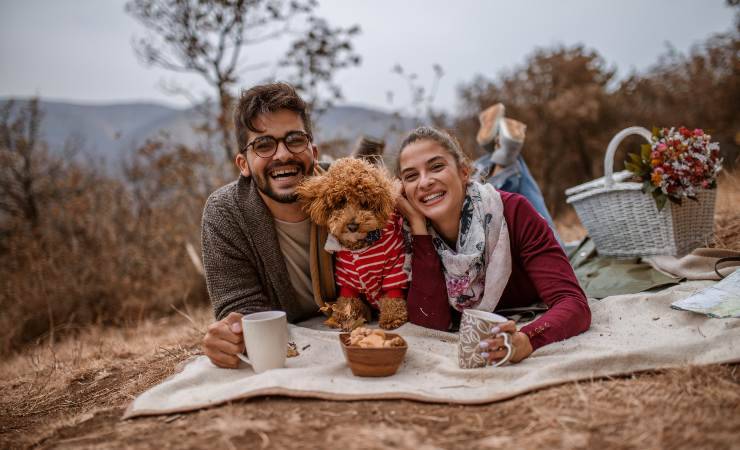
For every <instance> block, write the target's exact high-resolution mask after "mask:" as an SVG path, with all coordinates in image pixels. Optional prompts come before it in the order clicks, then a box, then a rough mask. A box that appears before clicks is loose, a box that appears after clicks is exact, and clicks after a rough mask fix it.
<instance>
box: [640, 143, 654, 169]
mask: <svg viewBox="0 0 740 450" xmlns="http://www.w3.org/2000/svg"><path fill="white" fill-rule="evenodd" d="M652 149H653V148H652V147H650V144H642V145H641V146H640V156H641V157H642V160H643V161H645V162H647V163H648V164H650V152H651V151H652Z"/></svg>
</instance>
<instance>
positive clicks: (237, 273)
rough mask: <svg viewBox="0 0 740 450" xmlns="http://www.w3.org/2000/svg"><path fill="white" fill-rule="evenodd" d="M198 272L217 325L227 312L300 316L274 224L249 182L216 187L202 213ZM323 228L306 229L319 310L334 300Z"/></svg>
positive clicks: (243, 179)
mask: <svg viewBox="0 0 740 450" xmlns="http://www.w3.org/2000/svg"><path fill="white" fill-rule="evenodd" d="M201 237H202V245H203V267H204V269H205V272H206V282H207V284H208V294H209V296H210V298H211V303H212V305H213V310H214V313H215V315H216V319H217V320H221V319H222V318H224V317H225V316H227V315H228V314H229V313H230V312H239V313H242V314H249V313H252V312H258V311H267V310H276V309H280V310H284V311H285V312H286V314H287V316H288V321H290V322H296V321H300V320H303V319H305V318H307V317H305V316H301V313H300V309H299V308H298V305H297V300H296V294H295V291H294V290H293V286H292V285H291V283H290V278H289V277H288V271H287V269H286V266H285V260H284V258H283V255H282V253H281V252H280V245H279V244H278V239H277V233H276V232H275V222H274V221H273V218H272V215H271V214H270V212H269V210H268V209H267V207H266V206H265V203H264V201H263V200H262V198H261V197H260V195H259V193H258V191H257V188H256V186H255V185H254V183H253V182H252V179H251V177H244V176H240V177H239V179H238V180H236V181H234V182H231V183H229V184H227V185H226V186H223V187H221V188H219V189H218V190H217V191H215V192H214V193H213V194H211V195H210V197H209V198H208V201H207V202H206V205H205V208H204V210H203V222H202V236H201ZM325 241H326V229H325V228H323V227H318V226H316V225H313V226H312V227H311V244H310V266H311V282H312V284H313V291H314V292H313V294H314V299H315V300H316V303H317V311H318V306H322V305H323V304H324V300H333V299H335V298H336V291H337V290H336V285H335V284H334V278H333V265H332V259H331V258H332V257H331V255H330V254H329V253H326V252H325V251H324V243H325Z"/></svg>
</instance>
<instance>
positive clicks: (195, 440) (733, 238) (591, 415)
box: [0, 175, 740, 449]
mask: <svg viewBox="0 0 740 450" xmlns="http://www.w3.org/2000/svg"><path fill="white" fill-rule="evenodd" d="M738 205H740V180H738V177H736V176H732V175H724V177H723V179H722V180H721V181H720V192H719V197H718V203H717V216H716V221H717V245H719V246H722V247H727V248H733V249H736V250H740V212H739V211H740V207H738ZM573 219H574V218H567V217H566V219H561V220H560V221H559V224H558V225H559V227H560V230H561V232H562V234H563V235H564V237H565V238H566V239H567V240H572V239H574V238H577V237H578V236H580V235H582V233H583V230H582V228H580V226H579V225H578V224H577V221H575V220H573ZM210 320H211V312H210V311H209V310H208V309H207V308H205V307H203V306H198V307H190V308H187V307H185V308H184V309H180V310H179V311H178V313H176V314H172V315H170V316H168V317H164V318H161V319H156V320H153V319H142V320H141V321H139V322H137V323H134V324H129V325H125V324H124V325H122V326H115V327H113V326H110V327H107V326H102V325H91V326H88V327H85V328H81V329H79V330H78V331H77V332H76V333H74V334H71V335H68V336H66V338H64V339H62V340H57V341H50V340H48V339H47V340H42V341H40V342H37V343H35V344H32V345H27V346H26V347H24V348H22V349H17V351H16V352H15V353H14V354H12V355H9V356H6V357H4V361H3V364H2V366H1V367H0V448H129V447H132V448H212V447H222V448H242V447H246V448H329V447H332V448H346V449H368V448H379V449H383V448H419V449H433V448H543V447H546V448H666V449H677V448H687V449H688V448H691V449H694V448H718V449H725V448H726V449H731V448H738V447H739V446H740V444H739V443H740V366H739V365H713V366H704V367H686V368H682V369H676V370H668V371H658V372H649V373H640V374H634V375H632V376H629V377H622V378H613V379H598V380H589V381H583V382H579V383H569V384H564V385H561V386H557V387H552V388H547V389H543V390H541V391H537V392H532V393H529V394H526V395H522V396H519V397H516V398H514V399H511V400H507V401H503V402H499V403H493V404H489V405H484V406H451V405H442V404H422V403H416V402H410V401H357V402H330V401H320V400H297V399H291V398H278V397H268V398H261V399H257V400H249V401H239V402H234V403H231V404H228V405H224V406H220V407H216V408H211V409H207V410H202V411H198V412H193V413H189V414H178V415H172V416H163V417H151V418H140V419H133V420H127V421H121V420H120V418H121V415H122V414H123V411H124V409H125V408H126V406H127V405H128V403H129V402H130V401H131V400H132V399H133V398H134V397H135V396H136V395H137V394H139V393H141V392H142V391H144V390H146V389H147V388H149V387H151V386H153V385H155V384H156V383H158V382H159V381H161V380H163V379H164V378H166V377H167V376H169V375H171V374H172V373H173V372H174V371H175V370H176V368H177V366H178V365H179V364H180V363H182V362H183V361H186V360H187V359H188V358H190V357H191V356H193V355H196V354H198V353H199V352H200V349H199V346H200V339H201V337H202V335H203V333H204V330H205V327H206V325H207V324H208V322H209V321H210Z"/></svg>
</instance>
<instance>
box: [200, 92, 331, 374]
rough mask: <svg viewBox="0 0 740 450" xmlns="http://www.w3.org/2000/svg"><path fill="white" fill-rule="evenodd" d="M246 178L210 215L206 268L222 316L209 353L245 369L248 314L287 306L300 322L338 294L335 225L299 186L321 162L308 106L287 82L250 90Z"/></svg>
mask: <svg viewBox="0 0 740 450" xmlns="http://www.w3.org/2000/svg"><path fill="white" fill-rule="evenodd" d="M234 123H235V132H236V141H237V145H238V148H239V153H238V154H237V155H236V158H235V163H236V165H237V167H238V168H239V172H240V174H241V176H240V177H239V179H238V180H237V181H234V182H232V183H229V184H228V185H226V186H224V187H222V188H220V189H218V190H217V191H216V192H214V193H213V194H211V196H210V197H209V199H208V201H207V202H206V206H205V209H204V211H203V223H202V241H203V265H204V268H205V272H206V281H207V284H208V293H209V296H210V298H211V302H212V304H213V308H214V312H215V315H216V319H217V321H216V322H215V323H213V324H211V325H210V326H209V327H208V331H207V333H206V335H205V337H204V338H203V352H204V354H205V355H206V356H208V358H210V360H211V361H212V362H213V363H214V364H216V365H217V366H219V367H225V368H235V367H237V366H238V363H239V359H238V358H237V357H236V354H237V353H240V352H242V351H244V340H243V336H242V330H241V317H242V315H243V314H249V313H252V312H257V311H266V310H275V309H280V310H284V311H285V312H286V314H287V316H288V320H289V321H290V322H296V321H300V320H303V319H306V318H309V317H311V316H312V315H315V314H317V313H318V311H319V309H318V308H319V305H323V303H324V300H331V299H334V298H335V297H336V292H335V284H334V279H333V266H332V260H331V255H330V254H329V253H326V252H325V251H324V249H323V248H324V243H325V241H326V230H325V229H323V228H320V227H317V226H316V225H315V224H312V223H311V222H310V220H309V219H308V216H307V215H306V214H305V213H304V212H303V210H302V209H301V207H300V205H299V203H298V202H297V198H296V194H295V188H296V187H297V186H298V184H299V183H300V182H301V180H303V178H304V177H306V176H310V175H312V174H313V173H314V171H316V170H320V169H319V168H318V167H317V156H318V149H317V147H316V146H315V145H314V144H313V138H312V134H311V118H310V116H309V113H308V111H307V105H306V103H305V102H304V101H303V100H302V99H301V98H300V97H299V96H298V94H297V93H296V92H295V90H294V89H293V87H291V86H290V85H288V84H285V83H271V84H265V85H260V86H255V87H253V88H251V89H249V90H247V91H244V92H242V94H241V97H240V99H239V102H238V104H237V106H236V108H235V112H234Z"/></svg>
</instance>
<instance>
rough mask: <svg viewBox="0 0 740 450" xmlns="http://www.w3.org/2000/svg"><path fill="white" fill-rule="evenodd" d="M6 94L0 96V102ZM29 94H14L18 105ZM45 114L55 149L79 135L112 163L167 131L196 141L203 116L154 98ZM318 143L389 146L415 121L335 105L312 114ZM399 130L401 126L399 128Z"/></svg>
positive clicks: (48, 107)
mask: <svg viewBox="0 0 740 450" xmlns="http://www.w3.org/2000/svg"><path fill="white" fill-rule="evenodd" d="M8 100H9V99H7V98H6V99H0V107H2V106H3V105H4V104H6V103H7V101H8ZM27 101H28V100H25V99H24V100H16V105H17V106H16V108H15V109H16V110H17V109H18V107H20V106H23V105H24V104H26V103H27ZM40 105H41V109H42V111H43V112H44V117H43V121H42V125H41V136H42V139H43V140H44V141H46V142H47V143H48V145H49V148H50V149H51V150H52V151H58V150H59V149H61V148H62V147H63V146H64V143H65V141H66V140H68V139H80V140H81V141H80V142H81V143H82V149H81V150H82V151H83V153H84V154H85V155H87V156H88V157H91V158H93V159H103V160H105V161H106V162H107V163H108V164H113V165H115V164H116V163H117V162H119V161H120V158H121V155H122V154H123V153H125V152H126V151H128V150H130V149H132V148H135V147H136V146H137V145H141V144H142V143H143V142H145V141H146V140H147V139H148V138H152V137H155V136H157V135H158V134H160V133H162V132H165V133H167V134H168V135H169V136H170V137H171V138H172V140H173V141H175V142H178V143H182V144H186V145H189V146H195V145H198V144H200V143H202V142H203V137H202V136H201V135H198V134H197V133H196V132H194V131H193V126H194V125H195V124H197V123H198V121H199V120H200V119H201V118H200V116H199V114H198V113H197V112H196V111H195V109H193V108H191V109H177V108H173V107H169V106H164V105H159V104H155V103H120V104H109V105H85V104H76V103H67V102H57V101H44V100H42V101H41V104H40ZM315 122H316V123H315V124H314V128H315V135H316V141H317V142H318V143H321V142H327V141H340V140H346V141H348V142H354V140H355V139H356V138H357V137H358V136H360V135H362V134H369V135H371V136H376V137H385V138H387V139H388V144H389V146H390V147H392V146H393V145H395V144H397V143H398V140H399V136H400V134H399V133H400V132H402V131H405V130H408V129H410V128H411V127H412V126H413V125H414V121H412V120H410V119H407V118H397V117H396V116H394V115H393V114H390V113H387V112H383V111H378V110H373V109H369V108H363V107H358V106H335V107H332V108H330V109H328V110H327V111H325V112H324V113H323V114H321V115H319V116H318V117H317V118H316V119H315ZM399 130H400V131H399Z"/></svg>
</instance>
